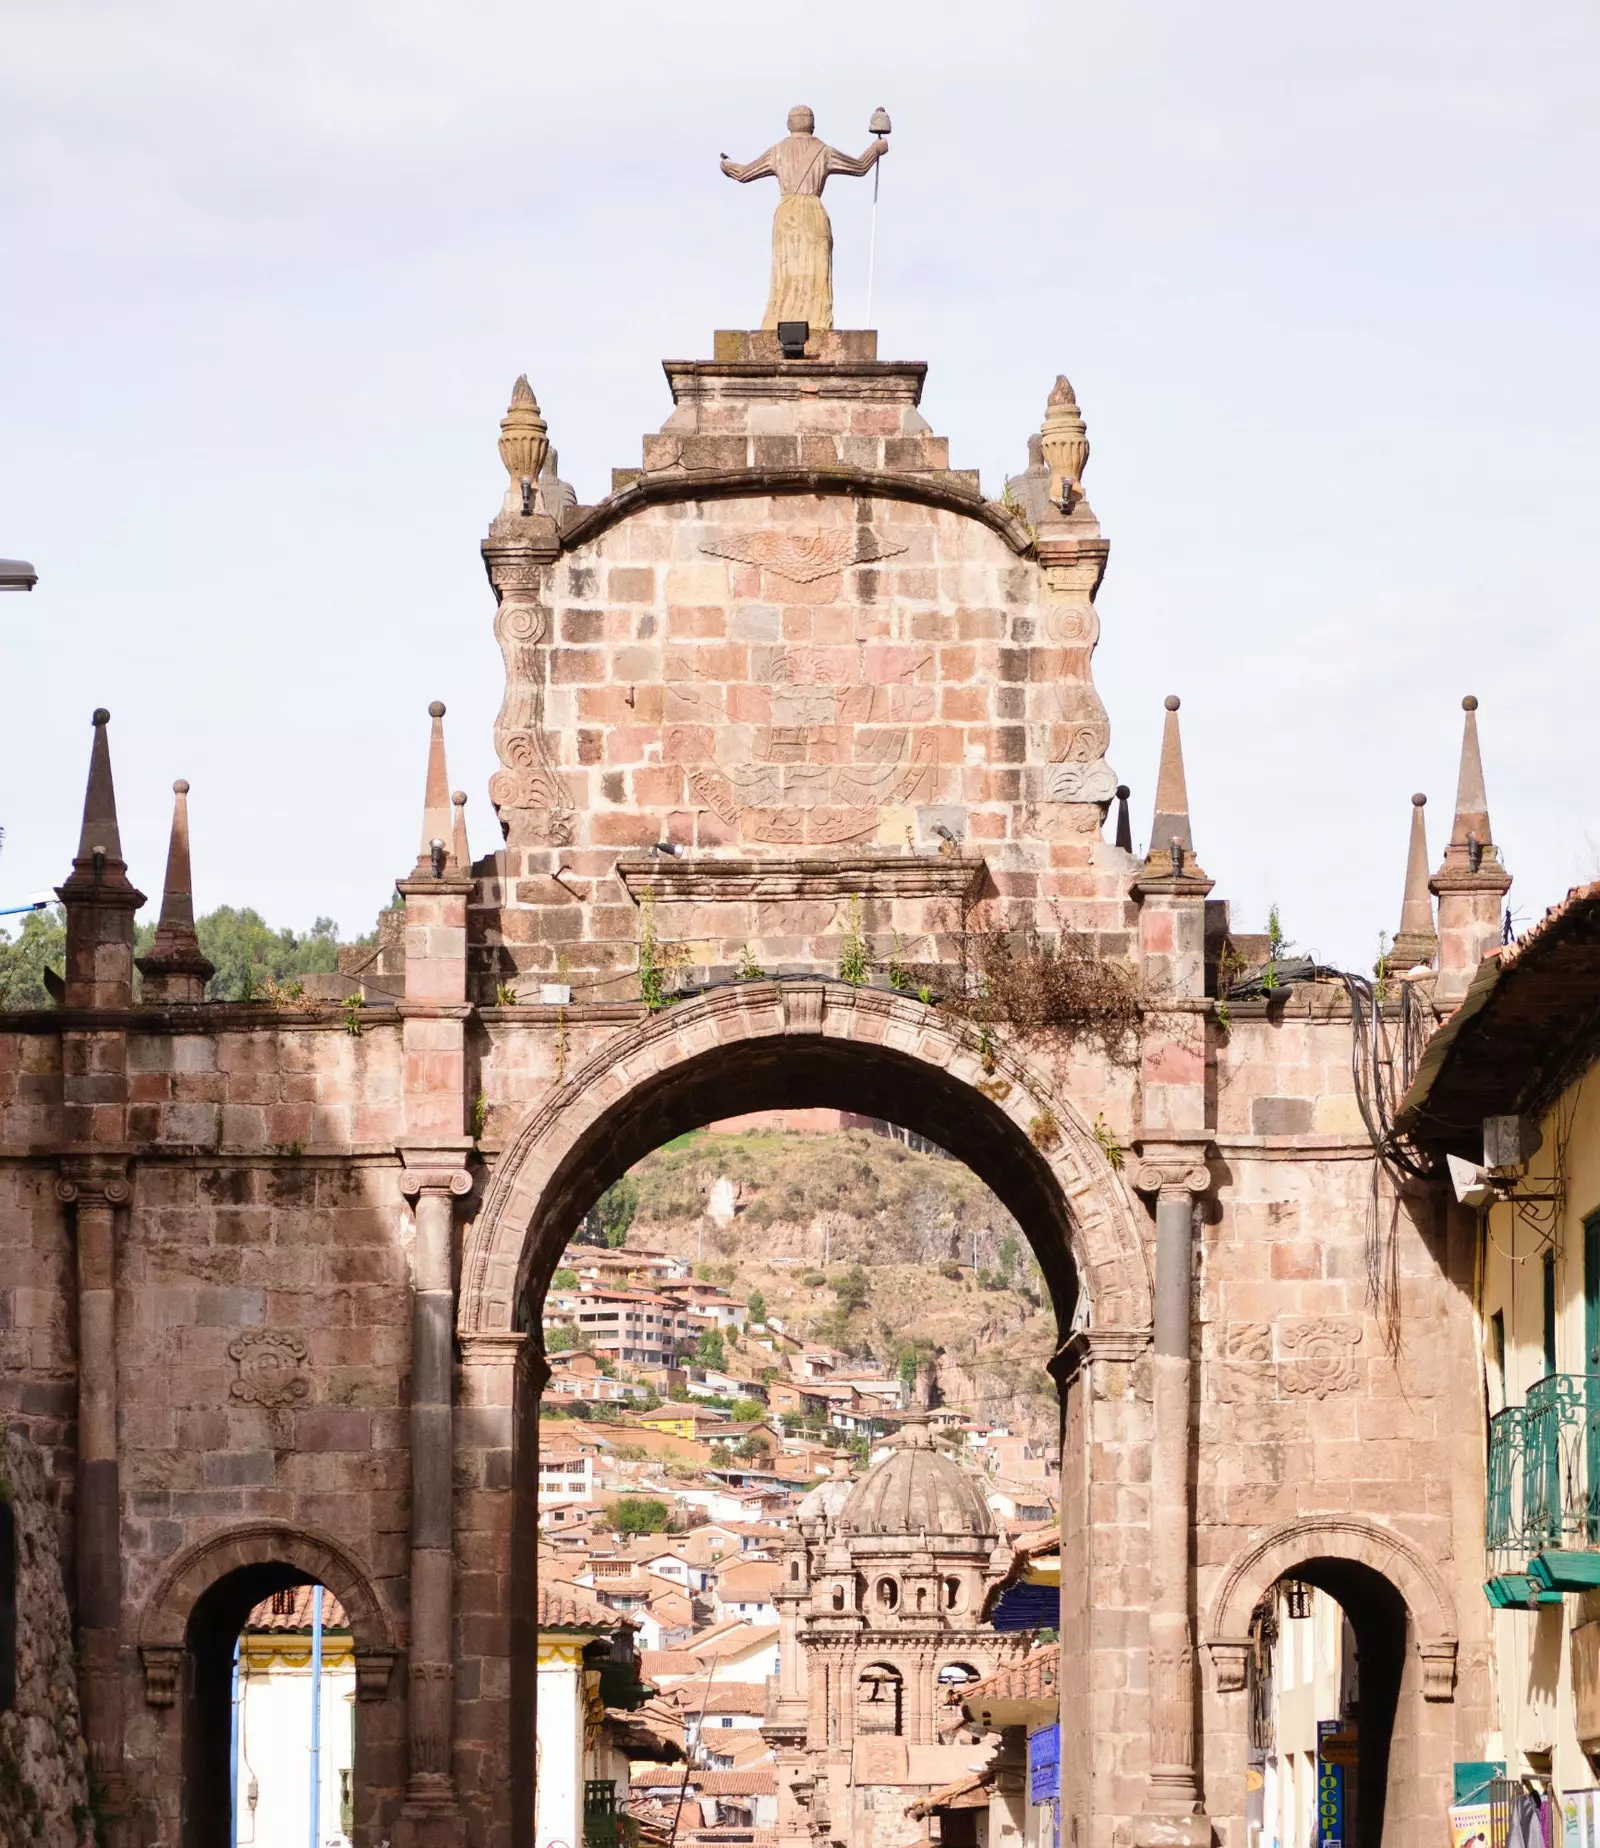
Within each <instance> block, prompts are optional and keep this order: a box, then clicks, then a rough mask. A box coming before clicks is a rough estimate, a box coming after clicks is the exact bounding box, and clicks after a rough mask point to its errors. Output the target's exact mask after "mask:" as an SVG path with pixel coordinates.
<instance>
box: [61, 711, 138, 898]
mask: <svg viewBox="0 0 1600 1848" xmlns="http://www.w3.org/2000/svg"><path fill="white" fill-rule="evenodd" d="M91 723H92V724H93V726H94V743H93V744H92V745H91V746H90V748H89V781H88V785H87V787H86V788H85V790H84V792H83V827H82V829H81V830H80V831H79V835H78V851H77V854H76V855H75V856H74V858H73V862H72V872H71V874H70V875H69V877H68V879H67V886H66V887H64V888H62V890H63V892H64V891H65V890H66V889H67V888H72V889H73V890H75V891H76V890H78V889H80V888H82V887H84V886H93V887H97V888H99V889H101V890H103V891H105V892H117V891H131V890H132V889H133V888H132V886H131V885H130V884H129V882H128V867H127V862H126V861H125V860H124V859H123V857H122V834H121V830H120V829H119V828H118V826H117V792H116V789H115V787H114V785H113V783H112V780H111V741H110V738H109V737H108V736H107V732H106V727H107V726H108V725H109V724H110V723H111V714H110V713H109V712H107V711H106V709H105V707H104V706H96V707H95V709H94V716H93V719H92V721H91ZM143 902H144V901H143V899H141V900H140V903H141V904H142V903H143Z"/></svg>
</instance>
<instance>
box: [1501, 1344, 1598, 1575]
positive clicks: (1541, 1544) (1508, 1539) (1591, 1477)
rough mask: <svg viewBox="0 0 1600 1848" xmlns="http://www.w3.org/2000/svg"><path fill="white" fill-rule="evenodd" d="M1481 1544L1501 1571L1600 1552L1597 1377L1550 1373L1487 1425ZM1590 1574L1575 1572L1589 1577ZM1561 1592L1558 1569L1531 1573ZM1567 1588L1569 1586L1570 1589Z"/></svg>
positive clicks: (1584, 1570) (1594, 1374) (1572, 1572)
mask: <svg viewBox="0 0 1600 1848" xmlns="http://www.w3.org/2000/svg"><path fill="white" fill-rule="evenodd" d="M1487 1517H1488V1518H1487V1533H1486V1536H1485V1538H1486V1540H1487V1543H1488V1547H1489V1551H1490V1553H1491V1554H1492V1555H1497V1556H1498V1558H1499V1560H1500V1561H1501V1562H1502V1565H1503V1569H1507V1570H1518V1571H1527V1570H1528V1569H1529V1566H1528V1562H1530V1561H1534V1560H1536V1559H1537V1558H1538V1557H1539V1556H1541V1555H1544V1556H1547V1557H1548V1556H1549V1555H1552V1554H1560V1553H1566V1552H1572V1553H1580V1554H1582V1553H1589V1552H1600V1374H1596V1373H1552V1374H1550V1375H1548V1376H1547V1377H1546V1378H1544V1379H1542V1380H1540V1381H1539V1382H1538V1383H1537V1384H1536V1385H1533V1386H1530V1387H1529V1388H1528V1394H1527V1398H1526V1399H1525V1400H1524V1402H1523V1403H1522V1404H1521V1405H1509V1406H1507V1407H1506V1409H1505V1410H1504V1411H1503V1412H1497V1413H1496V1414H1495V1416H1494V1417H1493V1418H1491V1419H1490V1420H1489V1496H1488V1509H1487ZM1590 1569H1591V1568H1589V1567H1588V1566H1587V1562H1586V1563H1585V1566H1584V1567H1582V1568H1572V1569H1571V1570H1569V1572H1568V1573H1567V1577H1568V1578H1572V1577H1573V1576H1574V1575H1575V1574H1576V1576H1578V1577H1581V1578H1584V1579H1587V1577H1588V1572H1589V1570H1590ZM1552 1575H1553V1578H1554V1583H1555V1585H1556V1588H1557V1589H1561V1588H1562V1584H1563V1575H1562V1572H1561V1569H1560V1566H1559V1563H1558V1565H1557V1566H1556V1567H1554V1568H1550V1569H1546V1570H1541V1571H1535V1573H1534V1576H1535V1578H1536V1579H1537V1580H1538V1581H1539V1582H1540V1583H1546V1582H1547V1581H1549V1580H1551V1578H1552ZM1568 1588H1569V1589H1570V1586H1568Z"/></svg>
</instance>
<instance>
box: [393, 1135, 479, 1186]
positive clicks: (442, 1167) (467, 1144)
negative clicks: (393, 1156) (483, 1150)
mask: <svg viewBox="0 0 1600 1848" xmlns="http://www.w3.org/2000/svg"><path fill="white" fill-rule="evenodd" d="M473 1147H474V1143H473V1140H472V1138H471V1137H470V1136H447V1137H441V1138H440V1139H438V1140H437V1141H430V1142H401V1143H397V1144H396V1153H397V1154H398V1155H399V1157H400V1160H401V1162H402V1163H403V1164H404V1171H403V1172H402V1174H401V1176H400V1191H401V1193H403V1194H404V1195H405V1196H406V1198H407V1199H409V1200H414V1199H416V1197H417V1196H418V1195H419V1194H425V1193H434V1194H437V1193H448V1194H454V1195H455V1197H456V1198H457V1199H460V1198H462V1197H463V1196H464V1195H466V1194H469V1193H471V1192H472V1174H471V1172H470V1170H469V1169H468V1168H467V1166H466V1162H467V1158H468V1156H469V1155H470V1153H471V1151H472V1149H473Z"/></svg>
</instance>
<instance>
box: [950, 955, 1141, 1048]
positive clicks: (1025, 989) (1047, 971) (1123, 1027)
mask: <svg viewBox="0 0 1600 1848" xmlns="http://www.w3.org/2000/svg"><path fill="white" fill-rule="evenodd" d="M967 945H968V957H969V968H970V970H971V980H970V981H969V983H968V989H969V992H968V993H966V994H964V995H950V996H946V997H945V999H944V1000H943V1002H942V1005H943V1006H945V1007H947V1008H949V1009H950V1010H951V1011H952V1012H954V1013H958V1014H960V1015H962V1016H963V1017H964V1018H965V1019H968V1020H970V1021H972V1022H973V1024H974V1025H976V1026H977V1027H978V1028H979V1030H980V1031H986V1030H988V1029H990V1028H992V1027H999V1026H1003V1027H1009V1028H1010V1030H1011V1031H1012V1032H1013V1033H1015V1034H1016V1036H1017V1037H1018V1038H1019V1039H1021V1040H1027V1041H1031V1042H1033V1043H1035V1044H1040V1045H1045V1046H1050V1047H1054V1048H1056V1049H1058V1050H1061V1049H1065V1048H1066V1047H1067V1046H1069V1045H1071V1044H1072V1043H1074V1042H1076V1041H1080V1040H1082V1041H1087V1042H1088V1043H1089V1044H1091V1045H1094V1046H1098V1047H1099V1048H1100V1049H1101V1050H1102V1051H1103V1052H1104V1053H1105V1054H1106V1056H1107V1057H1108V1058H1110V1059H1113V1060H1116V1061H1118V1062H1119V1063H1122V1062H1126V1061H1128V1060H1130V1059H1133V1058H1136V1057H1137V1047H1138V1025H1139V1008H1138V998H1137V997H1138V991H1137V989H1136V987H1135V985H1134V979H1133V975H1132V972H1131V971H1130V970H1129V969H1127V968H1126V967H1125V966H1124V965H1122V964H1121V963H1115V962H1108V961H1106V960H1104V959H1103V958H1102V957H1100V956H1098V955H1096V954H1095V952H1094V950H1093V949H1092V948H1091V947H1090V946H1089V945H1088V944H1087V943H1085V942H1084V941H1083V940H1082V939H1081V938H1077V937H1073V936H1070V935H1068V934H1066V933H1063V934H1062V935H1061V936H1060V937H1054V938H1052V937H1038V936H1032V935H1022V934H1020V933H1007V932H1004V931H982V932H974V933H972V935H971V936H969V937H968V939H967Z"/></svg>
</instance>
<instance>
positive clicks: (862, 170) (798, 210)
mask: <svg viewBox="0 0 1600 1848" xmlns="http://www.w3.org/2000/svg"><path fill="white" fill-rule="evenodd" d="M816 125H817V119H816V117H815V116H814V115H813V114H812V113H811V111H810V110H809V109H808V108H806V106H805V105H804V104H803V103H802V104H801V105H800V106H799V107H798V108H796V109H791V110H790V111H789V133H788V134H787V135H786V136H785V137H784V139H783V140H782V141H780V142H778V143H776V144H775V145H774V146H773V147H770V148H768V149H767V151H766V153H765V154H762V155H760V156H758V157H757V158H756V159H755V160H753V161H750V162H749V163H748V164H747V165H744V166H741V165H740V163H739V162H738V161H736V160H729V158H728V157H727V155H726V154H724V155H723V157H722V171H723V172H724V173H725V174H727V176H728V178H729V179H731V180H738V181H740V182H741V183H742V182H744V181H745V180H765V179H775V180H776V181H777V182H778V186H779V189H780V190H781V192H782V194H783V197H782V198H781V199H779V201H778V209H777V211H776V212H775V213H774V215H773V219H772V292H771V294H770V295H768V297H767V312H766V314H765V315H764V316H763V317H762V321H761V325H762V326H763V327H764V328H769V329H770V328H774V327H776V326H777V325H778V323H779V322H780V321H806V322H809V323H810V325H811V327H812V329H813V330H826V329H828V328H831V327H832V326H833V227H832V226H831V225H830V224H829V223H828V214H827V212H826V210H825V209H824V207H823V204H822V189H823V187H824V186H826V185H827V183H828V176H829V175H830V174H833V173H848V174H851V175H853V176H855V177H857V178H859V177H861V176H862V175H864V174H868V173H870V172H871V171H872V169H873V168H874V167H875V166H876V165H877V164H878V162H879V161H880V160H881V159H882V158H883V156H884V155H885V154H887V153H888V152H889V144H888V142H887V141H885V140H884V138H883V136H882V135H879V136H878V138H877V140H876V141H874V142H873V143H872V145H871V146H870V147H869V148H868V149H867V151H866V153H864V154H863V155H862V156H861V157H860V159H859V160H852V159H851V158H850V156H849V155H848V154H841V153H840V152H839V150H838V149H837V148H830V147H829V146H828V144H827V142H825V141H819V140H818V139H817V137H816V136H815V134H813V133H812V130H813V129H814V128H815V127H816Z"/></svg>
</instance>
